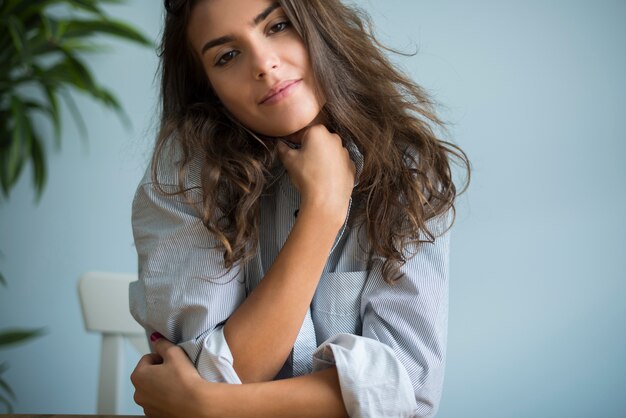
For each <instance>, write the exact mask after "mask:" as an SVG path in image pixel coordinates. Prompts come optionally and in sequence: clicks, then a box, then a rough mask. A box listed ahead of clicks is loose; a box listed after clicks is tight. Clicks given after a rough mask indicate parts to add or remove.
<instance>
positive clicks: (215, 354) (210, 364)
mask: <svg viewBox="0 0 626 418" xmlns="http://www.w3.org/2000/svg"><path fill="white" fill-rule="evenodd" d="M162 187H163V188H165V189H166V190H167V189H168V187H166V186H162ZM169 189H171V190H175V188H174V186H171V187H169ZM188 193H194V191H193V190H192V191H190V192H188ZM195 193H196V194H198V196H193V198H199V193H198V192H195ZM132 223H133V234H134V238H135V246H136V249H137V254H138V257H139V280H138V281H137V282H135V283H133V284H131V287H130V310H131V313H132V314H133V316H134V318H135V319H136V320H137V321H138V322H139V323H140V324H141V325H142V326H143V327H144V328H145V329H146V331H147V332H148V333H152V332H154V331H158V332H159V333H161V334H162V335H163V336H164V337H166V338H167V339H168V340H170V341H172V342H175V343H176V344H178V345H179V346H180V347H182V348H183V349H184V350H185V352H186V353H187V355H188V356H189V358H190V359H191V361H192V362H193V363H194V364H195V366H196V368H197V370H198V372H199V374H200V375H201V376H202V377H203V378H204V379H206V380H209V381H212V382H226V383H241V380H240V379H239V377H238V376H237V374H236V372H235V370H234V368H233V357H232V353H231V351H230V348H229V347H228V344H227V342H226V339H225V338H224V333H223V325H224V323H225V322H226V320H227V319H228V317H229V316H230V315H231V314H232V313H233V312H234V311H235V309H237V307H238V306H239V305H240V304H241V302H242V301H243V299H244V298H245V284H244V278H243V269H241V268H240V267H239V266H235V267H233V268H232V269H231V270H230V271H228V269H226V268H225V267H224V261H223V260H224V258H223V250H221V249H220V247H219V246H218V242H217V239H216V238H215V236H214V235H213V234H211V233H210V232H209V231H208V230H207V229H206V227H205V226H204V224H203V223H202V220H201V219H200V218H199V217H198V214H197V212H196V209H195V208H193V207H192V206H191V205H190V204H188V203H187V201H186V199H185V197H184V196H182V195H175V196H172V195H165V194H163V193H162V192H160V191H159V190H158V189H157V188H156V186H154V185H153V184H151V183H145V184H142V185H140V186H139V188H138V189H137V193H136V194H135V198H134V200H133V215H132Z"/></svg>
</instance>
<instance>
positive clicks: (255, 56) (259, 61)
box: [251, 42, 280, 80]
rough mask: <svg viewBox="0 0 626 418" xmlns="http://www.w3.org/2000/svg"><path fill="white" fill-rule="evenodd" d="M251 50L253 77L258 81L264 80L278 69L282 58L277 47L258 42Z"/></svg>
mask: <svg viewBox="0 0 626 418" xmlns="http://www.w3.org/2000/svg"><path fill="white" fill-rule="evenodd" d="M251 49H252V52H251V59H252V75H253V77H254V78H255V79H256V80H262V79H264V78H266V77H267V75H268V74H270V73H271V72H272V71H275V70H276V69H278V67H279V65H280V58H279V56H278V51H277V50H276V48H275V47H273V46H272V45H270V44H268V42H258V43H257V44H255V45H254V46H253V47H252V48H251Z"/></svg>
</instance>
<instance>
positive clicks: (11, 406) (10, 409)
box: [0, 395, 13, 414]
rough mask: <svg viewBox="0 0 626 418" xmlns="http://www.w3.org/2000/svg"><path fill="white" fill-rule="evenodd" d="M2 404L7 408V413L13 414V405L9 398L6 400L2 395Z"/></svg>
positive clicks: (0, 401)
mask: <svg viewBox="0 0 626 418" xmlns="http://www.w3.org/2000/svg"><path fill="white" fill-rule="evenodd" d="M0 404H3V405H4V406H5V407H6V412H7V413H9V414H12V413H13V405H12V404H11V402H9V400H8V399H7V398H5V397H4V396H2V395H0Z"/></svg>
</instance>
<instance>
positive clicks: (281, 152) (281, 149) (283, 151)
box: [276, 141, 296, 163]
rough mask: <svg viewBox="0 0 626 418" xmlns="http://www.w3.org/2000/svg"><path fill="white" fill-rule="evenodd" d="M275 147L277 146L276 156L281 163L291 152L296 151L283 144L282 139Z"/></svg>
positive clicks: (288, 157)
mask: <svg viewBox="0 0 626 418" xmlns="http://www.w3.org/2000/svg"><path fill="white" fill-rule="evenodd" d="M276 147H277V148H278V158H280V161H282V162H283V163H284V162H285V161H288V160H290V159H291V156H292V155H293V153H294V152H296V151H295V150H293V149H291V148H290V147H289V145H287V144H285V143H284V142H282V141H278V143H277V144H276Z"/></svg>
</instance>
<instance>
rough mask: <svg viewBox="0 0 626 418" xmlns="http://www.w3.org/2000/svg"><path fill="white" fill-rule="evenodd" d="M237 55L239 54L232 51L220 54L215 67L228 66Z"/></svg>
mask: <svg viewBox="0 0 626 418" xmlns="http://www.w3.org/2000/svg"><path fill="white" fill-rule="evenodd" d="M238 54H239V52H237V51H235V50H232V51H228V52H226V53H225V54H222V55H221V56H220V57H219V59H218V60H217V62H216V63H215V65H216V66H218V67H221V66H223V65H226V64H228V63H229V62H230V61H231V60H232V59H233V58H235V57H236V56H237V55H238Z"/></svg>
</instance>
